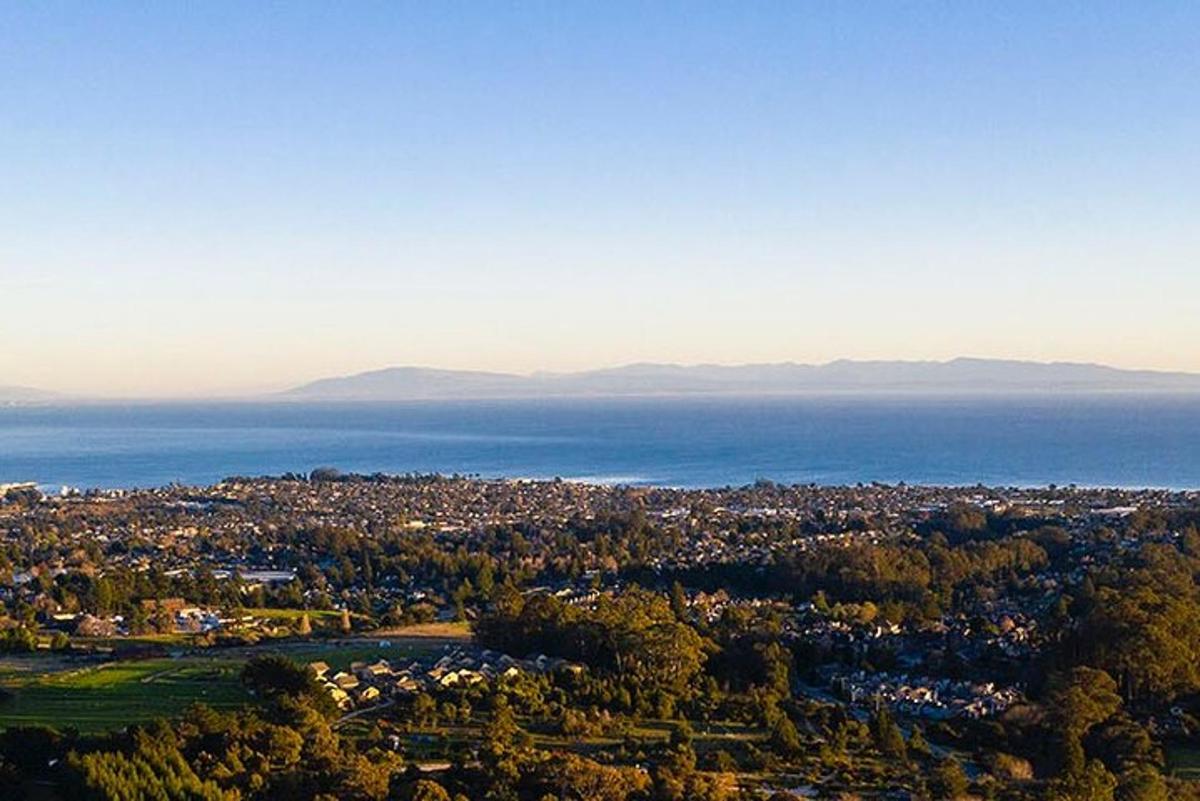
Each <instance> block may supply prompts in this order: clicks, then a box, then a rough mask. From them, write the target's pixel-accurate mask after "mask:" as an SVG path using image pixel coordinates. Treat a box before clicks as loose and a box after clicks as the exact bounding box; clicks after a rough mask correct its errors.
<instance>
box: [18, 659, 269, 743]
mask: <svg viewBox="0 0 1200 801" xmlns="http://www.w3.org/2000/svg"><path fill="white" fill-rule="evenodd" d="M240 670H241V663H240V662H236V661H230V660H221V659H150V660H146V661H140V662H118V663H114V664H109V665H104V666H101V667H91V668H85V669H82V670H77V671H72V672H68V673H59V674H55V675H43V676H40V677H38V678H36V679H32V680H28V681H23V682H19V683H15V684H14V683H7V684H6V685H5V686H6V689H9V690H10V691H12V692H13V693H14V697H13V698H11V699H9V700H7V701H4V702H3V703H0V727H4V726H16V725H29V724H45V725H49V726H54V727H57V728H65V727H68V726H74V727H76V728H78V729H79V730H80V731H89V732H90V731H103V730H105V729H114V728H121V727H123V726H125V725H127V724H129V723H136V722H140V721H146V720H151V719H154V718H158V717H164V716H170V715H175V714H178V713H179V712H181V711H182V710H183V709H184V708H186V707H187V706H188V705H190V704H192V703H204V704H208V705H209V706H212V707H216V708H218V709H228V708H232V707H237V706H240V705H242V704H243V703H245V702H246V701H247V700H248V696H247V694H246V692H245V691H244V690H243V689H242V687H241V685H240V683H239V681H238V674H239V672H240Z"/></svg>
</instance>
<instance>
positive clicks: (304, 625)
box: [296, 612, 312, 637]
mask: <svg viewBox="0 0 1200 801" xmlns="http://www.w3.org/2000/svg"><path fill="white" fill-rule="evenodd" d="M296 633H297V634H298V635H300V636H301V637H308V636H310V635H311V634H312V621H310V620H309V619H308V612H305V613H304V614H302V615H300V622H299V623H298V624H297V625H296Z"/></svg>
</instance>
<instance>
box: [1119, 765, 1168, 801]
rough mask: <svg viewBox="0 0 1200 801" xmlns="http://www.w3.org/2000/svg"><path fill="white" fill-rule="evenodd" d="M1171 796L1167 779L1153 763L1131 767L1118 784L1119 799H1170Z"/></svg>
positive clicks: (1120, 800)
mask: <svg viewBox="0 0 1200 801" xmlns="http://www.w3.org/2000/svg"><path fill="white" fill-rule="evenodd" d="M1170 797H1171V796H1170V793H1169V792H1168V789H1167V783H1166V781H1165V780H1164V779H1163V777H1162V774H1161V773H1159V772H1158V769H1157V768H1155V767H1154V766H1152V765H1137V766H1135V767H1132V768H1130V769H1129V770H1127V771H1125V772H1124V773H1122V774H1121V777H1120V781H1119V783H1118V784H1117V793H1116V799H1117V801H1169V799H1170Z"/></svg>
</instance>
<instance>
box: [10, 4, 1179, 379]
mask: <svg viewBox="0 0 1200 801" xmlns="http://www.w3.org/2000/svg"><path fill="white" fill-rule="evenodd" d="M1197 143H1200V4H1196V3H1192V2H1180V3H1170V4H1168V3H1154V2H1137V3H1133V2H1124V3H1098V2H1087V3H1067V2H1062V3H1044V2H1038V3H1019V2H1002V3H1000V2H993V3H965V2H955V3H949V2H947V3H936V2H914V3H903V2H876V3H806V2H788V3H778V4H776V3H765V2H756V3H745V2H737V3H728V4H710V3H700V2H687V3H678V4H673V3H653V4H651V3H644V4H622V3H615V2H603V3H600V2H597V3H586V4H585V3H574V2H567V3H563V2H554V3H472V4H463V5H457V4H453V3H443V2H438V3H419V4H418V3H413V4H404V3H397V2H387V3H378V4H372V3H360V2H355V3H347V4H339V3H322V4H315V3H314V4H304V3H288V4H282V3H281V4H266V3H228V4H226V3H218V2H203V3H139V4H120V3H78V4H72V3H6V4H4V5H3V6H0V154H2V156H0V336H2V337H3V340H2V341H3V343H4V345H3V347H0V384H28V385H35V386H41V387H45V388H51V389H59V390H68V391H81V392H100V393H109V394H195V393H211V392H240V391H250V390H255V389H260V388H274V387H281V386H286V385H288V384H291V383H295V382H298V381H302V380H306V379H308V378H312V377H317V376H321V375H328V374H337V373H344V372H351V371H356V370H361V369H369V368H373V367H380V366H385V365H392V364H423V365H434V366H446V367H477V368H487V369H511V370H519V371H525V370H534V369H541V368H545V369H573V368H581V367H591V366H600V365H611V364H618V363H623V362H629V361H640V360H658V361H681V362H699V361H712V362H726V363H732V362H746V361H778V360H797V361H824V360H828V359H833V358H839V357H853V358H945V357H951V356H955V355H960V354H963V355H981V356H989V355H991V356H1009V357H1019V358H1034V359H1070V360H1089V361H1102V362H1107V363H1112V364H1117V365H1125V366H1146V367H1163V368H1178V369H1191V370H1200V263H1198V259H1197V256H1198V255H1200V146H1198V144H1197Z"/></svg>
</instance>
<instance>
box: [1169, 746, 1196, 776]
mask: <svg viewBox="0 0 1200 801" xmlns="http://www.w3.org/2000/svg"><path fill="white" fill-rule="evenodd" d="M1167 772H1168V773H1170V774H1171V775H1172V776H1176V777H1178V778H1180V779H1189V780H1191V781H1200V748H1189V747H1185V746H1178V745H1173V746H1170V747H1168V748H1167Z"/></svg>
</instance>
